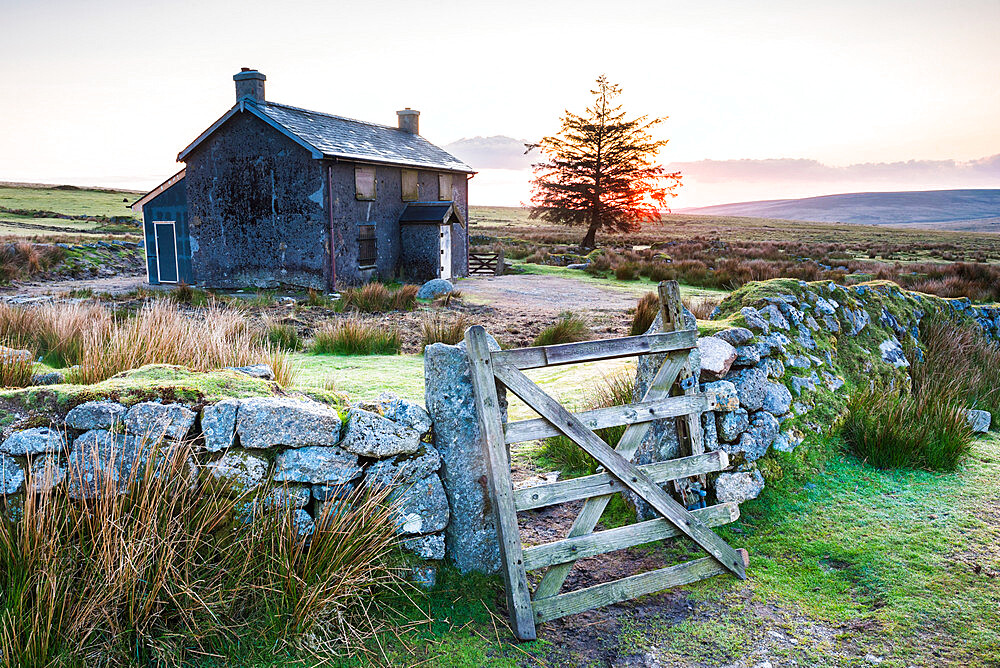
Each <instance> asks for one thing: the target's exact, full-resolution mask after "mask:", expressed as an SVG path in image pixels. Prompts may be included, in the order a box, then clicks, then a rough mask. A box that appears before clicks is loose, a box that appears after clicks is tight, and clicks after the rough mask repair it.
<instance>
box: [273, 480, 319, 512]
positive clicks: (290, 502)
mask: <svg viewBox="0 0 1000 668" xmlns="http://www.w3.org/2000/svg"><path fill="white" fill-rule="evenodd" d="M311 498H312V495H311V493H310V488H309V485H296V484H290V485H276V486H274V487H272V488H271V491H270V492H269V493H268V494H267V495H266V496H264V497H262V499H261V500H262V501H263V504H264V507H266V508H268V509H271V510H278V509H282V508H305V507H306V506H308V505H309V501H310V499H311Z"/></svg>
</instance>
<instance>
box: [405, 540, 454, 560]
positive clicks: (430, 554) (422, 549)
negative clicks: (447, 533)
mask: <svg viewBox="0 0 1000 668" xmlns="http://www.w3.org/2000/svg"><path fill="white" fill-rule="evenodd" d="M402 544H403V548H404V549H406V550H409V551H410V552H412V553H413V554H415V555H417V556H418V557H420V558H421V559H436V560H440V559H444V534H440V533H435V534H431V535H429V536H417V537H416V538H405V539H403V541H402Z"/></svg>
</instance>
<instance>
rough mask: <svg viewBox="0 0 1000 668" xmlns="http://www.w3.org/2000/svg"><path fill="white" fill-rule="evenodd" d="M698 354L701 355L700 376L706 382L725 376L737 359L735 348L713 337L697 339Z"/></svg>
mask: <svg viewBox="0 0 1000 668" xmlns="http://www.w3.org/2000/svg"><path fill="white" fill-rule="evenodd" d="M698 352H699V353H701V376H702V378H705V379H707V380H714V379H718V378H721V377H722V376H725V375H726V374H727V373H729V367H731V366H732V365H733V362H734V361H736V358H737V353H736V348H733V346H732V345H730V344H729V343H727V342H726V341H724V340H722V339H720V338H717V337H714V336H704V337H701V338H699V339H698Z"/></svg>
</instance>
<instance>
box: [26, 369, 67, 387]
mask: <svg viewBox="0 0 1000 668" xmlns="http://www.w3.org/2000/svg"><path fill="white" fill-rule="evenodd" d="M65 381H66V378H65V376H63V375H62V373H61V372H59V371H49V372H48V373H36V374H35V375H34V376H32V377H31V384H32V385H58V384H59V383H63V382H65Z"/></svg>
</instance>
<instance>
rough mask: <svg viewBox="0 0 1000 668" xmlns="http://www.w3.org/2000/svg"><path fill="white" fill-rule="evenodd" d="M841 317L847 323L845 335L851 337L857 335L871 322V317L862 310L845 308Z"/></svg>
mask: <svg viewBox="0 0 1000 668" xmlns="http://www.w3.org/2000/svg"><path fill="white" fill-rule="evenodd" d="M841 315H842V317H843V318H844V320H846V321H847V325H848V328H847V333H848V334H849V335H851V336H854V335H856V334H859V333H860V332H861V330H863V329H864V328H865V327H866V326H867V325H868V323H869V322H870V321H871V316H869V315H868V311H866V310H864V309H851V308H845V309H843V310H842V311H841Z"/></svg>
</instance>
